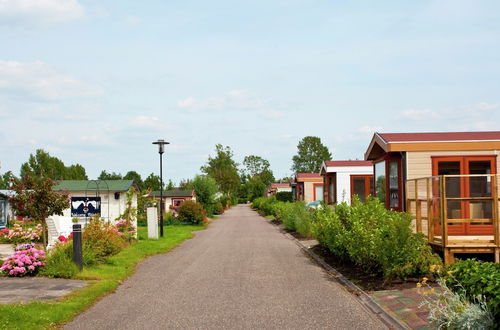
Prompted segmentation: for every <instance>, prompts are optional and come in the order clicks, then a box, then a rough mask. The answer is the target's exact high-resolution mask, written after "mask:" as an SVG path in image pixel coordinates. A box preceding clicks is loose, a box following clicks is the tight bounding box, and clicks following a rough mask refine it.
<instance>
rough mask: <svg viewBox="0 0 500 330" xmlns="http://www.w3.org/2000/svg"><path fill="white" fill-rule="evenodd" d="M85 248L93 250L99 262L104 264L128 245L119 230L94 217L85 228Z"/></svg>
mask: <svg viewBox="0 0 500 330" xmlns="http://www.w3.org/2000/svg"><path fill="white" fill-rule="evenodd" d="M83 242H84V246H85V245H88V246H89V247H90V248H91V249H92V253H93V254H94V256H95V258H96V261H97V262H104V261H105V260H106V258H107V257H109V256H112V255H115V254H117V253H118V252H120V251H121V250H122V249H123V248H125V246H126V245H127V244H126V242H125V240H123V239H122V238H121V236H120V235H119V234H118V229H117V228H116V227H115V226H113V225H111V224H110V223H108V222H104V221H103V220H101V219H99V218H98V217H94V218H92V219H91V220H90V222H89V223H88V224H87V225H86V226H85V230H84V232H83Z"/></svg>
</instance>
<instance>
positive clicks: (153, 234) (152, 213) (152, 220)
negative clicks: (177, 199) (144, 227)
mask: <svg viewBox="0 0 500 330" xmlns="http://www.w3.org/2000/svg"><path fill="white" fill-rule="evenodd" d="M147 216H148V238H149V239H158V210H157V209H156V207H148V208H147Z"/></svg>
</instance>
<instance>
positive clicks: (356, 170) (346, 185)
mask: <svg viewBox="0 0 500 330" xmlns="http://www.w3.org/2000/svg"><path fill="white" fill-rule="evenodd" d="M320 174H321V176H322V177H323V186H324V187H325V189H324V200H325V201H326V202H327V203H328V204H336V203H338V202H347V203H349V204H350V203H351V200H352V197H353V196H354V195H358V197H359V198H360V200H361V201H365V199H366V197H368V196H369V195H373V163H372V162H371V161H364V160H331V161H324V162H323V165H322V166H321V171H320Z"/></svg>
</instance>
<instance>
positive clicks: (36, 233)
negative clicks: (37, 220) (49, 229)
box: [0, 223, 43, 244]
mask: <svg viewBox="0 0 500 330" xmlns="http://www.w3.org/2000/svg"><path fill="white" fill-rule="evenodd" d="M42 230H43V228H42V225H41V224H38V225H36V226H35V227H29V228H24V227H23V226H21V225H20V224H18V223H15V224H14V226H13V228H12V229H2V230H0V241H1V242H4V243H13V244H18V243H23V242H38V241H40V238H41V237H42Z"/></svg>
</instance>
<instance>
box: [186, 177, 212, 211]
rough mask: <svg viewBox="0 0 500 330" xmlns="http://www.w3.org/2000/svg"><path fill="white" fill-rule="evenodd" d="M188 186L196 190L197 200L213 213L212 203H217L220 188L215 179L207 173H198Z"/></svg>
mask: <svg viewBox="0 0 500 330" xmlns="http://www.w3.org/2000/svg"><path fill="white" fill-rule="evenodd" d="M188 188H189V189H193V190H194V191H195V192H196V201H197V202H199V203H200V204H201V205H203V207H204V208H205V210H207V212H208V213H209V215H211V212H212V208H213V207H212V205H213V204H214V203H215V194H216V193H217V191H218V190H219V188H218V186H217V182H216V181H215V179H214V178H212V177H210V176H207V175H197V176H195V178H194V179H193V181H191V182H190V184H189V186H188Z"/></svg>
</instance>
